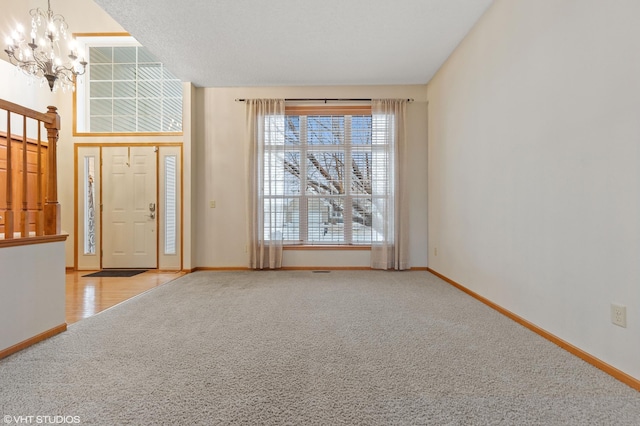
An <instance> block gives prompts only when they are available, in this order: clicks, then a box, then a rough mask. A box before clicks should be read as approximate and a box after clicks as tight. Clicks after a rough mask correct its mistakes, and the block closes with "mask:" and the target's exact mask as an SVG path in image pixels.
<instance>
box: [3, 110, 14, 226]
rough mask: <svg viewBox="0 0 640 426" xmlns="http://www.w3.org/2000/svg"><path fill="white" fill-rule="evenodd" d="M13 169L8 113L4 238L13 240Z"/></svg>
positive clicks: (9, 114) (9, 113)
mask: <svg viewBox="0 0 640 426" xmlns="http://www.w3.org/2000/svg"><path fill="white" fill-rule="evenodd" d="M12 174H13V169H12V168H11V112H10V111H7V185H6V186H7V188H6V192H5V193H6V194H7V211H6V212H5V214H4V237H5V238H7V239H9V238H13V179H12V176H11V175H12Z"/></svg>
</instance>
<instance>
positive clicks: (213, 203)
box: [209, 200, 216, 209]
mask: <svg viewBox="0 0 640 426" xmlns="http://www.w3.org/2000/svg"><path fill="white" fill-rule="evenodd" d="M209 207H211V208H212V209H215V208H216V202H215V200H211V201H209Z"/></svg>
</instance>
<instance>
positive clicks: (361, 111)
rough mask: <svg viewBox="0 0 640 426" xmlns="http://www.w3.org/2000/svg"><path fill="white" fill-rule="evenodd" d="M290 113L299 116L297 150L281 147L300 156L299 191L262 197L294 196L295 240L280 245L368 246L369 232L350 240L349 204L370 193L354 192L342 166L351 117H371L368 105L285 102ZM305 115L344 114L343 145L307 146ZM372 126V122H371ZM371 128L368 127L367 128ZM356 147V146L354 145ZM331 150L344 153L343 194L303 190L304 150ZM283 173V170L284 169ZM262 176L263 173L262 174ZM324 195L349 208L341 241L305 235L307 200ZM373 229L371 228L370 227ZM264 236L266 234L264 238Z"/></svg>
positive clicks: (347, 155)
mask: <svg viewBox="0 0 640 426" xmlns="http://www.w3.org/2000/svg"><path fill="white" fill-rule="evenodd" d="M290 116H298V117H300V125H299V128H300V135H299V136H300V146H299V147H298V148H297V149H292V148H289V147H286V148H285V151H286V152H292V151H293V152H298V153H299V158H300V168H301V171H300V176H301V179H300V191H299V192H298V194H295V195H292V194H286V195H272V196H265V198H273V199H277V198H285V199H295V200H297V203H298V212H297V213H298V227H299V228H298V236H299V238H298V239H297V240H291V239H284V240H283V248H284V249H320V250H322V249H352V250H367V249H370V247H371V244H372V242H373V240H374V237H373V235H371V237H370V238H369V239H368V241H364V242H359V241H354V240H353V235H352V231H353V226H354V221H353V207H352V200H353V199H354V198H371V195H368V196H367V195H359V194H355V193H354V192H353V191H352V190H351V182H352V181H351V179H352V173H353V172H352V169H351V167H348V166H346V165H348V164H351V159H352V155H353V154H354V152H355V151H358V150H355V151H354V144H353V143H352V135H353V133H352V129H351V120H352V118H353V116H368V117H371V120H372V112H371V106H370V105H357V106H292V105H287V106H286V108H285V120H286V119H287V117H290ZM309 116H342V117H344V141H343V144H340V145H317V146H316V145H311V144H308V143H307V142H308V141H307V140H306V139H307V137H306V133H307V131H308V126H307V121H306V120H307V118H308V117H309ZM371 126H372V124H371ZM370 131H372V127H371V128H370ZM355 146H357V145H355ZM374 150H375V147H374V146H373V144H370V145H369V146H368V151H367V152H369V153H371V154H372V153H373V151H374ZM268 151H269V148H268V146H266V147H265V158H266V157H267V152H268ZM314 151H315V152H331V151H334V152H336V153H341V154H344V164H345V170H344V176H345V179H344V187H345V193H344V194H336V195H331V194H316V193H308V192H307V191H306V188H307V179H308V177H309V176H308V173H307V170H306V164H307V161H306V159H307V155H306V154H307V153H308V152H314ZM285 173H286V172H285ZM265 179H266V175H265ZM326 198H337V199H340V200H342V204H343V206H350V208H343V215H342V217H343V223H344V234H343V241H326V242H324V241H313V240H310V237H309V226H308V225H309V212H308V202H309V200H322V199H326ZM372 232H373V230H372ZM265 238H266V237H265Z"/></svg>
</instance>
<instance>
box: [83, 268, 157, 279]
mask: <svg viewBox="0 0 640 426" xmlns="http://www.w3.org/2000/svg"><path fill="white" fill-rule="evenodd" d="M147 271H148V269H103V270H102V271H98V272H94V273H92V274H87V275H83V277H114V278H117V277H133V276H134V275H138V274H141V273H143V272H147Z"/></svg>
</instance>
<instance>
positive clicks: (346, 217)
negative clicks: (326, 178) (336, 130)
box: [342, 115, 353, 244]
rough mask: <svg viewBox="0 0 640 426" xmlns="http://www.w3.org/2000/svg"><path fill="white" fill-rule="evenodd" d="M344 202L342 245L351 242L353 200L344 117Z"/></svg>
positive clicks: (347, 125) (348, 121)
mask: <svg viewBox="0 0 640 426" xmlns="http://www.w3.org/2000/svg"><path fill="white" fill-rule="evenodd" d="M343 137H344V141H343V143H344V174H345V176H344V178H345V179H344V182H345V185H344V186H345V189H344V201H343V203H344V204H343V208H344V211H343V212H342V218H343V226H344V243H345V244H351V243H352V242H353V200H352V196H351V116H350V115H345V117H344V135H343Z"/></svg>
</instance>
